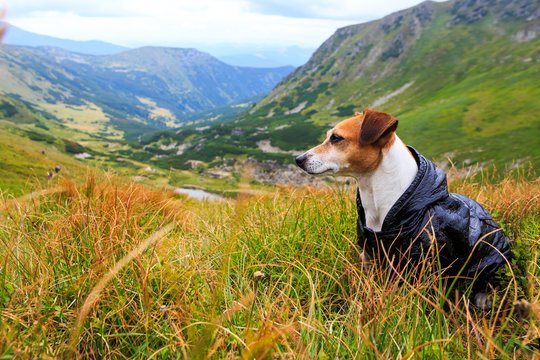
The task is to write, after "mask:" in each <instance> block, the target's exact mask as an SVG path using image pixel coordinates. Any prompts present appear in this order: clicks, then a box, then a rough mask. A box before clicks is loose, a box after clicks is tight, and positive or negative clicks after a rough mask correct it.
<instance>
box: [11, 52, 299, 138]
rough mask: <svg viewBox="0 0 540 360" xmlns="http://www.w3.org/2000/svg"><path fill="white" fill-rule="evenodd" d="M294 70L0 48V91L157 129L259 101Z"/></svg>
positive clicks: (167, 55)
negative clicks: (246, 101)
mask: <svg viewBox="0 0 540 360" xmlns="http://www.w3.org/2000/svg"><path fill="white" fill-rule="evenodd" d="M291 70H292V67H281V68H276V69H258V68H244V67H234V66H231V65H227V64H225V63H223V62H221V61H220V60H218V59H216V58H214V57H212V56H211V55H209V54H207V53H203V52H200V51H198V50H196V49H182V48H162V47H143V48H138V49H131V50H127V51H125V52H121V53H118V54H114V55H100V56H94V55H85V54H78V53H73V52H70V51H67V50H64V49H60V48H54V47H35V48H34V47H20V46H14V45H4V46H3V47H2V48H0V73H1V74H2V75H3V79H4V81H3V82H2V83H1V84H0V92H1V93H3V94H11V95H13V96H16V97H19V98H21V99H23V100H26V101H29V102H31V103H34V104H36V105H37V106H39V107H41V108H42V109H45V110H48V109H51V111H61V110H62V109H58V107H59V106H60V105H62V104H65V105H67V106H71V107H84V106H95V107H97V108H99V111H101V112H102V113H103V115H102V117H103V121H105V122H106V121H108V120H111V119H122V120H128V121H131V122H141V123H144V124H147V125H151V126H154V127H156V128H166V127H168V126H174V125H176V126H178V125H180V124H182V119H183V118H184V117H187V116H192V115H194V114H195V113H197V112H200V111H207V110H210V109H212V108H216V107H222V106H226V105H227V104H230V103H233V102H237V101H239V100H242V99H248V98H251V97H254V96H260V95H262V94H264V93H266V92H268V91H269V90H271V88H272V87H273V86H274V85H275V84H276V83H277V82H278V81H279V80H280V79H281V78H282V77H283V76H285V75H286V74H287V73H288V72H290V71H291ZM48 111H49V110H48ZM60 117H62V116H60ZM64 120H68V118H67V117H66V116H64ZM131 127H132V128H133V127H135V123H133V126H131Z"/></svg>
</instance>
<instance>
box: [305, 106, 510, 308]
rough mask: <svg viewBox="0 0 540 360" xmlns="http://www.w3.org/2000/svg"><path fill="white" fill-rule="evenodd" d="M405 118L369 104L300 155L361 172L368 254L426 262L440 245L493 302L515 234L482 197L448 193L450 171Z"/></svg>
mask: <svg viewBox="0 0 540 360" xmlns="http://www.w3.org/2000/svg"><path fill="white" fill-rule="evenodd" d="M397 126H398V120H397V119H396V118H395V117H393V116H392V115H390V114H387V113H384V112H380V111H376V110H372V109H369V108H366V109H365V110H364V112H363V113H355V115H354V116H353V117H351V118H349V119H346V120H343V121H342V122H340V123H338V124H337V125H336V126H335V127H334V128H333V129H330V130H329V131H328V132H327V134H326V139H325V140H324V142H323V143H322V144H320V145H318V146H316V147H314V148H313V149H311V150H308V151H306V152H305V153H304V154H302V155H300V156H298V157H296V163H297V165H298V166H299V167H300V168H302V169H303V170H304V171H306V172H307V173H308V174H312V175H335V176H351V177H353V178H355V179H356V182H357V186H358V189H357V196H356V203H357V210H358V219H357V233H358V243H359V246H360V247H361V248H362V249H363V253H362V255H361V257H362V259H363V260H366V261H367V259H379V262H380V261H383V262H384V261H385V260H384V259H392V260H391V261H392V263H393V264H394V266H395V267H400V266H403V264H404V263H409V264H415V263H416V264H418V262H420V261H421V259H422V256H423V255H425V254H426V253H427V251H428V249H430V246H433V245H436V247H437V249H438V259H439V261H440V264H441V267H442V268H443V269H445V270H444V271H445V274H449V275H450V276H461V277H469V278H472V279H474V281H473V291H472V293H473V301H474V303H475V305H476V306H477V307H479V308H481V309H488V308H491V306H492V304H491V300H490V298H489V296H488V295H487V294H486V291H487V290H488V289H489V287H492V286H495V285H496V283H497V281H496V274H497V272H498V271H499V269H501V268H504V266H505V265H506V264H509V259H510V257H511V253H510V247H509V239H508V237H507V236H506V235H505V234H504V232H503V231H502V229H501V227H500V226H499V225H498V224H497V223H496V222H495V221H494V220H493V219H492V218H491V215H490V214H489V212H488V211H487V210H486V209H484V208H483V207H482V206H481V205H480V204H478V203H477V202H475V201H474V200H472V199H470V198H468V197H466V196H463V195H460V194H453V193H448V187H447V183H446V174H445V173H444V172H443V171H442V170H441V169H439V168H437V167H436V166H435V165H434V164H433V163H432V162H431V161H429V160H428V159H426V158H425V157H424V156H422V155H420V154H419V153H418V152H417V151H416V150H415V149H414V148H412V147H410V146H406V145H405V144H404V143H403V142H402V141H401V139H400V138H399V137H398V136H397V135H396V129H397Z"/></svg>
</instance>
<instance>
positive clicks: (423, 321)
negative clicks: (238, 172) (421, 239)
mask: <svg viewBox="0 0 540 360" xmlns="http://www.w3.org/2000/svg"><path fill="white" fill-rule="evenodd" d="M525 175H527V174H524V173H523V172H521V173H520V174H514V175H513V176H507V177H505V178H503V179H500V180H498V181H495V182H494V181H492V180H490V179H494V178H497V176H494V175H493V174H491V175H489V176H487V175H486V176H484V177H483V178H477V179H476V180H475V181H471V180H470V179H460V180H454V181H452V182H451V185H450V186H451V189H452V190H454V191H459V192H461V193H464V194H466V195H469V196H471V197H473V198H475V199H477V200H478V201H480V202H481V203H483V204H485V206H486V207H487V208H488V209H489V210H490V211H491V212H492V214H493V215H494V217H495V218H496V219H497V220H498V221H499V222H500V223H501V224H502V225H503V227H504V229H505V230H506V231H507V233H508V235H509V236H510V237H511V239H512V247H513V249H514V253H515V255H516V259H515V264H514V266H513V272H509V273H508V274H507V275H506V276H505V283H507V284H508V286H507V287H506V288H504V289H502V290H501V291H500V292H499V293H498V294H496V301H495V304H496V305H495V307H494V309H493V310H492V311H490V312H487V313H482V312H479V311H475V309H474V308H472V307H469V306H468V298H467V294H466V292H465V293H462V292H456V291H455V289H449V288H447V287H443V286H442V285H441V283H442V281H441V277H440V276H439V275H440V274H439V273H438V271H437V269H436V266H435V267H433V266H432V265H433V263H432V262H430V261H426V262H425V263H424V264H423V266H424V271H423V276H422V277H421V278H420V279H418V280H411V279H408V278H407V276H406V275H403V278H402V279H401V281H399V280H396V279H395V278H391V277H388V276H387V275H386V273H384V272H381V271H377V270H375V269H372V270H369V271H367V270H364V269H363V268H362V266H361V264H360V263H359V259H358V253H359V249H358V247H357V246H356V233H355V214H356V209H355V206H354V199H353V195H354V189H352V188H328V189H325V190H324V189H323V190H316V189H311V188H288V187H282V188H279V189H278V190H276V191H275V192H274V193H273V194H270V195H268V194H266V195H258V196H251V197H247V196H240V197H239V198H238V199H237V200H231V201H228V202H213V203H209V202H197V201H192V200H189V199H186V198H184V197H179V196H177V195H174V194H173V193H168V192H164V191H157V190H152V189H149V188H146V187H143V186H141V185H137V184H133V183H126V182H124V181H122V180H119V179H116V178H114V177H112V176H110V175H107V174H102V173H89V174H88V175H87V176H86V180H85V181H84V182H82V183H74V182H71V181H69V180H66V179H60V178H58V179H55V181H53V182H52V183H50V185H49V187H46V188H43V189H38V190H40V191H38V192H35V193H34V194H33V196H25V197H21V198H18V199H13V198H5V199H3V201H2V205H1V207H0V217H1V218H0V241H1V242H2V247H1V249H0V262H1V264H2V266H1V267H0V282H1V285H0V309H1V325H0V354H1V358H13V357H15V358H23V359H25V358H56V357H66V358H70V357H75V356H77V357H79V358H135V359H138V358H145V359H148V358H152V359H154V358H158V359H171V358H180V359H188V358H194V359H199V358H201V359H202V358H204V359H224V358H228V359H233V358H242V359H251V358H257V359H272V358H275V359H297V358H301V359H330V358H332V359H336V358H340V359H342V358H357V359H393V358H401V359H407V358H413V359H420V358H423V359H464V358H471V359H494V358H497V359H518V358H525V357H533V356H534V353H533V352H532V351H533V350H531V347H530V346H529V345H528V344H529V342H530V341H532V340H533V339H535V338H538V337H540V333H539V326H540V323H539V321H540V307H539V306H540V291H539V290H538V289H540V265H539V260H540V252H539V249H538V246H539V244H540V238H539V234H540V218H539V213H540V202H539V198H538V196H539V194H540V183H539V182H538V180H527V178H529V179H530V178H531V175H530V174H528V176H525ZM532 178H534V176H532ZM522 297H525V298H526V299H527V301H528V302H529V303H530V304H531V305H530V307H531V313H530V316H529V318H528V319H526V320H523V319H521V320H520V319H519V317H518V316H517V315H516V314H515V312H514V311H513V308H512V306H511V304H512V303H513V302H514V301H516V300H518V299H519V298H522ZM536 356H538V355H536Z"/></svg>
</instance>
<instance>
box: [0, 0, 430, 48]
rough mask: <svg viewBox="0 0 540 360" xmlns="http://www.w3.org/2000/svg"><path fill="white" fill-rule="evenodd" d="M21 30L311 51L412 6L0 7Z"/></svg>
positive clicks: (86, 2)
mask: <svg viewBox="0 0 540 360" xmlns="http://www.w3.org/2000/svg"><path fill="white" fill-rule="evenodd" d="M2 1H4V3H5V5H4V6H6V5H7V9H8V13H7V21H8V22H11V23H13V24H14V25H16V26H19V27H21V28H23V29H25V30H28V31H33V32H36V33H40V34H45V35H51V36H56V37H61V38H70V39H74V40H92V39H99V40H104V41H108V42H112V43H116V44H119V45H125V46H132V47H133V46H141V45H149V44H151V45H164V46H193V47H197V46H199V45H200V44H220V43H243V44H265V45H266V46H268V45H281V46H291V45H299V46H302V47H309V48H314V47H317V46H319V45H320V44H321V43H322V42H323V41H324V40H326V39H327V38H328V37H329V36H331V35H332V34H333V33H334V32H335V30H336V29H337V28H339V27H343V26H346V25H350V24H354V23H359V22H363V21H367V20H372V19H375V18H378V17H381V16H382V15H386V14H388V13H390V12H392V11H396V10H399V9H402V8H405V7H408V6H411V5H414V4H415V3H418V2H419V1H420V0H384V1H383V0H379V1H366V0H357V1H353V0H309V1H307V0H295V1H291V0H288V1H286V0H197V1H193V0H192V1H189V0H144V1H143V0H0V8H2V7H3V5H2Z"/></svg>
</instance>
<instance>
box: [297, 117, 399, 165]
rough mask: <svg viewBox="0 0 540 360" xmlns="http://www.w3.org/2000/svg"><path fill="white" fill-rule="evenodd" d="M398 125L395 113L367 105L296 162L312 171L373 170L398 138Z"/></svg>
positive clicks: (332, 130) (329, 131)
mask: <svg viewBox="0 0 540 360" xmlns="http://www.w3.org/2000/svg"><path fill="white" fill-rule="evenodd" d="M397 125H398V120H397V119H396V118H395V117H393V116H392V115H390V114H387V113H383V112H380V111H375V110H372V109H365V110H364V112H363V113H356V114H355V116H353V117H352V118H349V119H346V120H343V121H342V122H340V123H339V124H337V125H336V126H335V127H334V128H333V129H331V130H328V132H327V133H326V139H325V140H324V142H323V143H322V144H320V145H319V146H316V147H314V148H313V149H311V150H308V151H306V152H305V153H304V154H302V155H300V156H298V157H297V158H296V163H297V164H298V166H300V167H301V168H302V169H303V170H304V171H306V172H307V173H309V174H312V175H321V174H328V175H357V174H364V173H369V172H372V171H374V170H375V169H376V168H377V166H379V164H380V162H381V160H382V157H383V152H384V150H385V149H387V148H389V147H390V146H391V145H392V143H393V142H394V140H395V132H396V129H397Z"/></svg>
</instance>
